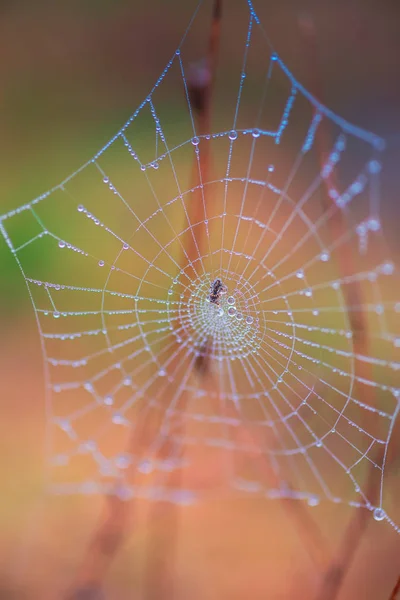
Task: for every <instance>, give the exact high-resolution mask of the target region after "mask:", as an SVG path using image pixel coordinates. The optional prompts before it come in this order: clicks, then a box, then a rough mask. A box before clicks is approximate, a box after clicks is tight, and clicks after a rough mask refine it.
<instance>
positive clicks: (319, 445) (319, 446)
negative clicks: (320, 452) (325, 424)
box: [315, 440, 322, 448]
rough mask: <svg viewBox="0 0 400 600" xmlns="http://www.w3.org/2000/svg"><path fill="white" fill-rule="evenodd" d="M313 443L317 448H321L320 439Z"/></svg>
mask: <svg viewBox="0 0 400 600" xmlns="http://www.w3.org/2000/svg"><path fill="white" fill-rule="evenodd" d="M315 445H316V446H317V448H321V447H322V442H321V440H317V441H316V444H315Z"/></svg>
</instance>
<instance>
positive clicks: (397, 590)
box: [389, 575, 400, 600]
mask: <svg viewBox="0 0 400 600" xmlns="http://www.w3.org/2000/svg"><path fill="white" fill-rule="evenodd" d="M399 593H400V575H399V578H398V580H397V583H396V585H395V586H394V588H393V591H392V593H391V594H390V598H389V600H396V599H397V596H398V595H399Z"/></svg>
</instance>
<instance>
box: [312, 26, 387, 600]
mask: <svg viewBox="0 0 400 600" xmlns="http://www.w3.org/2000/svg"><path fill="white" fill-rule="evenodd" d="M303 25H304V27H303V33H304V35H305V38H306V41H307V45H308V64H311V68H312V71H313V73H314V78H315V81H314V87H315V91H316V92H317V95H318V96H319V99H320V100H321V99H322V97H321V82H320V80H319V78H318V72H319V71H318V68H317V64H316V63H317V61H316V57H317V47H316V36H315V28H314V25H313V22H312V20H311V19H307V21H306V22H304V23H303ZM316 143H317V147H318V149H319V159H320V165H321V168H322V167H323V165H324V163H325V160H326V159H327V157H328V155H329V151H330V150H329V149H330V146H331V141H330V139H329V134H328V132H327V130H326V129H325V128H324V127H323V124H321V125H320V127H319V129H318V130H317V134H316ZM331 188H335V189H337V181H336V178H335V172H334V171H332V173H331V174H330V175H329V176H328V178H327V181H326V195H325V196H324V197H323V199H322V206H323V209H324V210H325V211H328V210H329V209H330V208H331V202H332V201H331V200H330V197H329V194H328V190H329V189H331ZM347 228H348V224H347V222H346V217H345V215H344V213H343V212H342V211H341V210H338V211H337V212H336V213H335V215H334V216H333V217H332V219H331V220H330V230H331V236H332V238H333V239H340V238H341V237H343V236H344V235H345V233H346V231H347ZM337 256H338V263H339V270H340V272H341V274H342V277H343V278H344V279H347V283H346V285H345V286H343V287H342V293H343V296H344V300H345V304H346V306H347V307H351V306H354V307H361V306H362V289H361V286H360V284H359V282H358V281H357V279H355V280H353V281H352V277H351V276H352V275H353V274H354V272H355V270H354V261H353V258H352V254H351V248H346V247H338V255H337ZM347 315H348V319H349V324H350V328H351V330H352V341H353V352H354V354H355V355H361V356H363V355H364V356H368V353H369V337H368V325H367V319H366V316H365V314H364V313H363V312H362V310H361V309H360V310H359V311H356V310H351V309H350V310H348V311H347ZM355 365H356V373H355V376H356V380H357V379H359V380H365V381H373V374H372V370H371V368H370V366H369V364H368V362H366V361H365V362H363V361H359V360H357V361H355ZM363 401H364V403H366V404H368V405H369V406H371V407H373V406H374V404H375V402H376V398H375V395H374V393H373V391H372V389H371V388H369V387H367V386H364V388H363ZM364 412H365V415H364V420H365V425H366V430H367V431H368V424H369V423H371V422H372V419H373V416H372V414H371V413H370V412H369V411H364ZM379 456H380V463H379V462H378V464H381V461H382V458H383V455H379ZM373 470H374V469H373V465H372V464H371V465H370V467H369V473H368V482H367V498H368V500H369V501H370V502H372V503H373V504H375V503H376V502H377V500H378V489H377V485H376V483H375V479H374V477H373ZM369 519H370V514H369V512H368V511H356V512H355V514H354V517H353V519H352V521H351V522H350V523H349V526H348V528H347V530H346V533H345V535H344V538H343V542H342V544H341V546H340V551H339V553H338V556H337V559H336V561H335V563H334V565H333V566H332V567H331V568H330V569H329V570H328V572H327V573H326V576H325V578H324V581H323V584H322V590H321V593H320V595H319V596H318V598H321V600H322V599H323V600H335V598H336V597H337V594H338V593H339V589H340V586H341V584H342V581H343V579H344V577H345V575H346V573H347V571H348V569H349V567H350V564H351V561H352V559H353V557H354V555H355V552H356V550H357V548H358V546H359V545H360V543H361V539H362V536H363V534H364V532H365V529H366V527H367V524H368V521H369Z"/></svg>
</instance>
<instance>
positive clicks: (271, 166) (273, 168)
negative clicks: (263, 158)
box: [268, 165, 275, 173]
mask: <svg viewBox="0 0 400 600" xmlns="http://www.w3.org/2000/svg"><path fill="white" fill-rule="evenodd" d="M268 171H269V172H270V173H273V172H274V171H275V167H274V165H269V167H268Z"/></svg>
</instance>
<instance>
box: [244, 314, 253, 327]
mask: <svg viewBox="0 0 400 600" xmlns="http://www.w3.org/2000/svg"><path fill="white" fill-rule="evenodd" d="M253 321H254V318H253V317H251V316H250V315H249V316H248V317H246V323H247V325H251V324H252V323H253Z"/></svg>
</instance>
